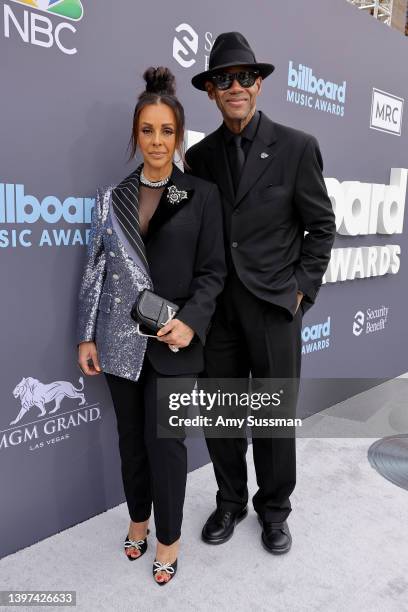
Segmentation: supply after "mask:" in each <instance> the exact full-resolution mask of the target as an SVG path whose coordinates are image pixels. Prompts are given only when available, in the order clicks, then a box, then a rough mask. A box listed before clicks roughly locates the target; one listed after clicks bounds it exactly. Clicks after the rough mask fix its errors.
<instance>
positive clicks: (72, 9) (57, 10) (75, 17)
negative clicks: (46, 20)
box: [12, 0, 84, 21]
mask: <svg viewBox="0 0 408 612" xmlns="http://www.w3.org/2000/svg"><path fill="white" fill-rule="evenodd" d="M12 2H15V3H16V4H24V5H26V6H31V7H32V8H35V9H37V10H39V11H43V12H44V13H51V14H53V15H59V16H60V17H65V19H71V20H72V21H79V20H80V19H82V16H83V14H84V9H83V6H82V2H81V0H12Z"/></svg>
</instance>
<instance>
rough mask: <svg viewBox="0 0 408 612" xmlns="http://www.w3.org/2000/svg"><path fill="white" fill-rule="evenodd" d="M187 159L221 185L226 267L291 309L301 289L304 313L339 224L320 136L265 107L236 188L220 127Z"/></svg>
mask: <svg viewBox="0 0 408 612" xmlns="http://www.w3.org/2000/svg"><path fill="white" fill-rule="evenodd" d="M186 159H187V162H188V165H189V166H190V169H189V170H188V171H189V172H191V173H192V174H194V175H196V176H200V177H202V178H205V179H208V180H210V181H213V182H215V183H216V184H217V185H218V186H219V188H220V191H221V195H222V204H223V212H224V226H225V242H226V251H227V253H226V255H227V263H228V265H229V267H230V268H231V266H232V265H234V266H235V269H236V272H237V274H238V276H239V278H240V279H241V281H242V282H243V283H244V285H245V286H246V287H247V288H248V289H249V290H250V291H251V292H252V293H253V294H254V295H256V296H257V297H259V298H261V299H263V300H266V301H269V302H271V303H273V304H276V305H278V306H281V307H283V308H285V309H286V310H287V311H288V312H289V313H290V314H291V315H292V316H293V315H294V313H295V310H296V303H297V302H296V294H297V290H300V291H302V292H303V293H304V294H305V295H304V299H303V300H302V304H301V306H302V310H303V312H305V311H306V310H307V309H308V308H310V306H311V305H312V304H313V303H314V301H315V299H316V295H317V293H318V290H319V288H320V286H321V281H322V277H323V274H324V272H325V270H326V267H327V264H328V262H329V259H330V252H331V248H332V245H333V241H334V237H335V231H336V227H335V217H334V213H333V209H332V205H331V201H330V198H329V196H328V194H327V190H326V186H325V183H324V179H323V175H322V171H323V161H322V156H321V153H320V149H319V145H318V142H317V140H316V138H315V137H314V136H311V135H310V134H307V133H305V132H303V131H301V130H296V129H293V128H291V127H288V126H285V125H281V124H279V123H276V122H274V121H271V120H270V119H269V118H268V117H267V116H266V115H265V114H264V113H263V112H260V120H259V125H258V130H257V133H256V136H255V139H254V141H253V142H252V145H251V148H250V150H249V153H248V157H247V160H246V163H245V166H244V169H243V174H242V176H241V181H240V184H239V186H238V191H237V194H236V195H234V190H233V185H232V180H231V175H230V170H229V164H228V159H227V152H226V147H225V145H224V140H223V136H222V126H220V127H219V128H218V129H217V130H216V131H215V132H213V133H211V134H209V135H208V136H207V137H206V138H204V139H203V140H201V141H200V142H199V143H197V144H196V145H193V146H192V147H191V148H190V149H189V150H188V151H187V154H186ZM305 231H306V232H307V234H306V235H305Z"/></svg>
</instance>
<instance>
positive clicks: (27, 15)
mask: <svg viewBox="0 0 408 612" xmlns="http://www.w3.org/2000/svg"><path fill="white" fill-rule="evenodd" d="M11 2H13V4H18V5H22V6H25V7H27V8H26V10H23V11H22V13H21V12H20V11H21V9H20V10H18V9H17V8H16V9H15V10H13V9H12V8H11V6H12V5H9V4H4V36H5V37H6V38H11V35H12V33H13V35H16V34H17V35H18V36H20V38H21V40H22V41H23V42H25V43H28V44H31V45H36V46H38V47H45V48H48V49H49V48H51V47H53V46H54V45H56V46H57V47H58V49H59V50H60V51H62V53H65V54H66V55H74V54H75V53H77V49H76V48H75V47H67V46H65V44H63V43H62V41H61V32H63V31H64V30H68V31H69V32H71V33H73V34H75V33H76V28H75V27H74V26H73V25H72V23H67V22H65V21H60V22H58V23H57V24H56V25H55V24H54V22H53V21H52V20H51V19H49V18H48V17H46V16H45V15H41V14H39V13H38V12H36V11H40V12H42V13H47V14H48V15H50V16H53V17H60V18H65V19H69V20H70V21H80V20H81V19H82V17H83V14H84V9H83V6H82V2H81V0H11ZM33 9H34V10H33ZM64 38H65V36H64Z"/></svg>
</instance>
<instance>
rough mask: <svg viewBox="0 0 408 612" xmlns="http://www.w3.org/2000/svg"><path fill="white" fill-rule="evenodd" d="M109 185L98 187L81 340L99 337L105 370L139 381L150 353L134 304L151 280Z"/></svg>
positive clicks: (80, 319) (84, 286) (83, 293)
mask: <svg viewBox="0 0 408 612" xmlns="http://www.w3.org/2000/svg"><path fill="white" fill-rule="evenodd" d="M113 189H114V187H112V186H110V187H107V188H105V189H103V190H101V191H98V192H97V195H96V201H95V207H94V210H93V213H92V224H91V230H90V234H89V242H88V247H87V255H86V263H85V268H84V272H83V277H82V282H81V286H80V290H79V300H78V324H77V343H78V344H79V343H80V342H85V341H95V343H96V345H97V350H98V358H99V363H100V366H101V368H102V370H103V371H104V372H110V373H112V374H115V375H117V376H122V377H123V378H128V379H131V380H134V381H136V380H137V379H138V377H139V374H140V371H141V368H142V365H143V359H144V355H145V352H146V343H147V340H146V339H145V338H142V337H140V336H139V335H138V334H137V333H136V325H135V323H134V321H133V320H132V318H131V317H130V311H131V308H132V306H133V304H134V302H135V300H136V298H137V296H138V294H139V293H140V292H141V291H142V290H143V289H144V288H147V289H152V282H151V279H150V276H149V273H148V271H147V269H146V267H145V265H144V262H143V260H142V258H141V257H140V258H139V257H138V254H137V248H135V246H133V245H131V244H129V242H130V241H129V239H128V238H127V237H126V235H125V232H124V231H123V228H122V227H121V225H120V221H119V220H118V218H117V217H116V215H115V213H114V212H113V211H112V192H113Z"/></svg>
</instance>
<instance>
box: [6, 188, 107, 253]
mask: <svg viewBox="0 0 408 612" xmlns="http://www.w3.org/2000/svg"><path fill="white" fill-rule="evenodd" d="M94 205H95V198H82V197H74V196H69V197H67V198H65V199H64V200H61V199H59V198H57V196H53V195H49V196H46V197H44V198H39V197H36V196H34V195H30V194H28V193H26V191H25V187H24V185H20V184H18V185H14V184H11V183H0V228H1V229H0V248H2V247H3V248H7V247H10V248H13V247H25V248H29V247H31V246H39V247H47V246H48V247H49V246H55V247H66V246H76V245H80V246H81V245H85V244H88V240H89V232H90V228H89V227H88V228H87V229H84V228H82V227H78V225H83V224H85V223H88V224H89V223H90V222H91V217H92V209H93V207H94ZM60 224H61V225H64V226H65V227H61V226H60Z"/></svg>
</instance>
